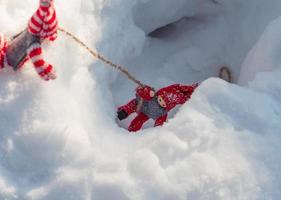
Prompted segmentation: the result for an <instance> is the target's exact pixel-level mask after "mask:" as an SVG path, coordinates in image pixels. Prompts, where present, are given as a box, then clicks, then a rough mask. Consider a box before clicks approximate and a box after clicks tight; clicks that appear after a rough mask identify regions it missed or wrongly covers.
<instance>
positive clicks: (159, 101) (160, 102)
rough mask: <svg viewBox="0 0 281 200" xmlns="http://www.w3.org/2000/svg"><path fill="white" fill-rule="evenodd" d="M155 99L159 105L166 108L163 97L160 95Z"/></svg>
mask: <svg viewBox="0 0 281 200" xmlns="http://www.w3.org/2000/svg"><path fill="white" fill-rule="evenodd" d="M157 101H158V103H159V105H160V106H161V107H163V108H166V107H167V104H166V102H165V101H164V99H163V98H162V97H161V96H158V97H157Z"/></svg>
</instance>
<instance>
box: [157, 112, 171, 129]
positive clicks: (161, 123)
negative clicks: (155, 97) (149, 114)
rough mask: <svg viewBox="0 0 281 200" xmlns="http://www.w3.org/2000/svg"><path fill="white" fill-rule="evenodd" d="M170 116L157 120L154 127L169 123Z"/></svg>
mask: <svg viewBox="0 0 281 200" xmlns="http://www.w3.org/2000/svg"><path fill="white" fill-rule="evenodd" d="M167 118H168V115H167V114H166V115H163V116H161V117H159V118H157V119H156V120H155V123H154V127H156V126H162V125H163V124H164V123H165V122H166V121H167Z"/></svg>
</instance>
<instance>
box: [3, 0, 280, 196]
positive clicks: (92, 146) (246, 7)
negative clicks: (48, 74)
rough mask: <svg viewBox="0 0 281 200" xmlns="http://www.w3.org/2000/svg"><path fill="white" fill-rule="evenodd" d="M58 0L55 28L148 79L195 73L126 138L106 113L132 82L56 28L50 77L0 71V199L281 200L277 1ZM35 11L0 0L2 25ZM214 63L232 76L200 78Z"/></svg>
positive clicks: (20, 21) (13, 29)
mask: <svg viewBox="0 0 281 200" xmlns="http://www.w3.org/2000/svg"><path fill="white" fill-rule="evenodd" d="M55 3H56V7H57V13H58V16H59V20H60V25H61V26H62V27H63V28H65V29H67V30H69V31H71V32H73V33H75V34H76V35H77V36H79V37H80V38H81V39H82V40H83V41H85V42H86V43H87V44H88V45H89V46H91V48H93V49H97V50H98V51H100V52H102V53H103V54H104V55H106V57H108V58H110V59H111V60H113V61H114V62H116V63H118V64H121V65H124V66H126V67H127V68H128V69H129V70H130V72H132V73H133V74H134V75H135V76H136V77H138V78H139V79H140V80H141V81H143V82H144V83H146V84H149V85H152V86H154V87H155V88H161V87H164V86H166V85H169V84H171V83H176V82H179V83H186V84H189V83H193V82H196V81H204V82H203V83H202V84H201V85H200V87H199V88H198V89H197V90H196V92H195V93H194V95H193V96H192V99H191V100H190V101H189V102H188V103H186V104H185V105H184V106H182V107H180V108H179V109H176V110H174V111H173V112H172V114H171V115H170V119H169V122H168V123H166V124H165V125H164V126H163V127H157V128H150V127H151V123H148V124H147V125H146V126H145V129H144V130H142V131H140V132H139V133H138V134H129V133H128V132H127V131H126V129H125V128H124V127H126V126H127V125H128V123H129V121H130V120H129V119H128V120H125V121H124V122H118V124H117V123H116V121H115V112H116V107H117V106H119V105H121V104H124V103H126V102H127V101H129V100H130V99H131V98H133V97H134V90H133V89H134V87H135V85H134V84H133V83H131V82H129V81H128V80H127V79H125V78H124V76H122V75H119V74H118V73H117V72H116V71H114V70H112V69H111V68H109V67H107V66H105V65H103V64H102V63H100V62H98V61H96V60H93V59H92V58H91V57H90V56H89V55H88V54H87V52H86V51H85V50H83V49H82V48H80V47H79V46H78V45H77V44H75V43H74V42H73V41H72V40H71V39H69V38H68V37H66V36H64V35H62V34H61V35H60V37H59V39H58V40H57V41H56V42H55V43H54V44H52V45H46V48H45V51H44V53H45V57H46V58H47V61H49V62H50V63H52V64H53V65H54V66H55V68H56V70H57V74H58V79H57V80H55V81H50V82H44V81H42V80H40V79H39V77H38V76H37V75H36V74H35V71H34V69H33V68H32V66H31V65H27V66H26V67H25V68H24V69H23V70H21V71H18V72H13V71H12V70H7V71H2V72H1V73H0V199H4V200H14V199H20V200H50V199H51V200H64V199H69V200H72V199H73V200H93V199H98V200H110V199H115V200H127V199H128V200H129V199H134V200H144V199H147V200H155V199H159V200H160V199H161V200H164V199H165V200H177V199H179V200H183V199H280V198H281V192H280V186H281V170H280V169H281V164H280V163H281V157H280V144H281V135H280V134H281V105H280V100H281V95H280V89H281V81H280V76H281V70H280V67H281V62H280V59H279V58H280V56H278V55H279V50H280V47H281V45H280V41H281V40H280V38H281V35H280V34H279V32H280V31H279V30H280V26H281V21H280V17H279V15H281V2H280V1H279V0H268V1H263V0H248V1H243V0H237V1H231V0H225V1H220V0H213V1H211V0H210V1H207V0H176V1H174V0H173V1H168V0H166V1H163V0H161V1H160V0H107V1H103V0H83V1H82V0H68V1H67V2H66V1H63V0H56V1H55ZM36 7H37V0H36V1H34V0H26V1H19V0H0V30H1V32H3V33H4V34H6V35H8V36H12V35H13V34H15V33H17V32H19V31H20V30H22V29H23V28H24V27H25V26H26V23H27V20H28V18H29V17H30V16H31V14H32V13H33V12H34V11H35V9H36ZM277 17H279V18H277ZM276 18H277V19H276ZM273 20H274V21H273ZM272 21H273V22H272ZM174 22H175V23H174ZM168 24H170V25H168ZM165 25H168V26H165ZM164 26H165V27H164ZM161 27H164V28H161ZM266 27H267V28H266ZM158 28H161V29H158ZM156 29H158V30H157V31H154V30H156ZM278 31H279V32H278ZM263 32H264V33H263ZM149 33H150V36H148V34H149ZM279 35H280V36H279ZM247 55H248V56H247ZM242 63H243V64H242ZM222 65H227V66H229V67H230V68H231V70H232V72H233V74H234V80H235V82H238V83H239V85H240V86H239V85H235V84H229V83H226V82H224V81H222V80H219V79H217V78H210V77H212V76H217V73H218V69H219V68H220V66H222ZM130 119H131V118H130ZM120 126H121V127H120Z"/></svg>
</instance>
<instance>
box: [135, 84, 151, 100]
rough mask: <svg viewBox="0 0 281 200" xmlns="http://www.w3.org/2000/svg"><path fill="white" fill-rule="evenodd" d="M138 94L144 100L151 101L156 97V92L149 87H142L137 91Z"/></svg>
mask: <svg viewBox="0 0 281 200" xmlns="http://www.w3.org/2000/svg"><path fill="white" fill-rule="evenodd" d="M136 94H137V95H138V96H139V97H141V98H142V99H143V100H146V101H149V100H151V99H152V98H153V97H154V95H155V91H154V89H153V88H151V87H149V86H142V87H138V88H137V89H136Z"/></svg>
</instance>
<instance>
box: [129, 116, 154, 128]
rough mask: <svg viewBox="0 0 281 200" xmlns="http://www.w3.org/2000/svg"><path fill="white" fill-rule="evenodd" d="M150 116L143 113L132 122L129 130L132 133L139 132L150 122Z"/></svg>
mask: <svg viewBox="0 0 281 200" xmlns="http://www.w3.org/2000/svg"><path fill="white" fill-rule="evenodd" d="M148 119H149V118H148V116H146V115H145V114H143V113H139V114H138V115H137V116H136V118H135V119H134V120H133V121H132V122H131V124H130V126H129V128H128V130H129V131H130V132H137V131H138V130H140V129H141V127H142V125H143V124H144V123H145V122H146V121H147V120H148Z"/></svg>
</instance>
